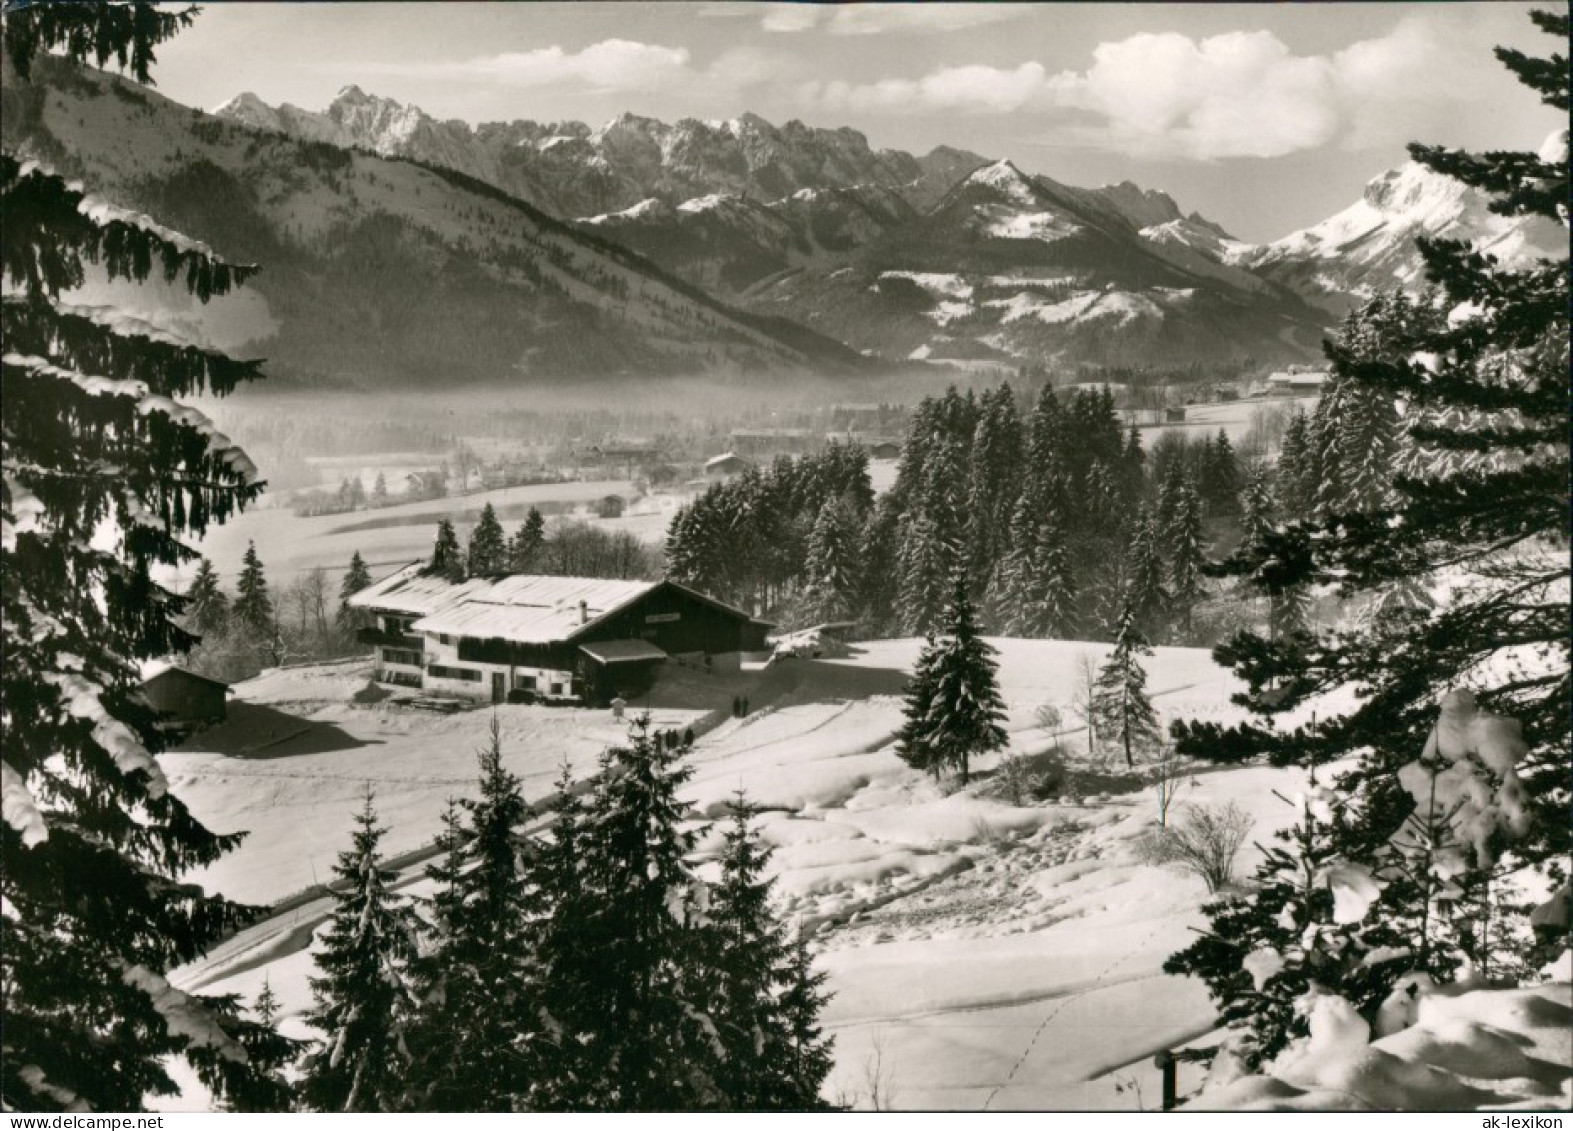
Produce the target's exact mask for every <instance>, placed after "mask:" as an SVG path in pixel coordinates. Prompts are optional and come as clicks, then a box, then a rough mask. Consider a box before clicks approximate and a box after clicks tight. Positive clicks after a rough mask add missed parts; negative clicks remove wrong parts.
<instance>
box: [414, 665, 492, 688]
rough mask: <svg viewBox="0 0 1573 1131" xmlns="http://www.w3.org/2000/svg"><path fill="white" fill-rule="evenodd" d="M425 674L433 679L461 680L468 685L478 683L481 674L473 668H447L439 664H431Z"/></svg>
mask: <svg viewBox="0 0 1573 1131" xmlns="http://www.w3.org/2000/svg"><path fill="white" fill-rule="evenodd" d="M426 674H427V675H429V676H431V677H432V678H433V679H462V680H468V681H469V682H470V683H480V682H481V673H480V672H479V671H477V670H476V669H475V668H448V667H443V666H442V665H441V664H433V665H432V666H431V667H429V668H427V669H426Z"/></svg>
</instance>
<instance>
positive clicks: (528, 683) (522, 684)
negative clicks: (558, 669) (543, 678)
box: [513, 672, 535, 691]
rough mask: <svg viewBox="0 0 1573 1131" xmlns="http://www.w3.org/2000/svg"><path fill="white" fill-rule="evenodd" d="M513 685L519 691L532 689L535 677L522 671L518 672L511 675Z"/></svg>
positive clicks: (533, 688)
mask: <svg viewBox="0 0 1573 1131" xmlns="http://www.w3.org/2000/svg"><path fill="white" fill-rule="evenodd" d="M513 685H514V687H515V688H517V689H518V690H520V691H534V690H535V677H534V676H533V675H525V674H524V673H523V672H519V673H517V674H515V675H514V677H513Z"/></svg>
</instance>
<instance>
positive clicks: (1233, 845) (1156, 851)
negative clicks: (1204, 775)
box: [1149, 801, 1253, 893]
mask: <svg viewBox="0 0 1573 1131" xmlns="http://www.w3.org/2000/svg"><path fill="white" fill-rule="evenodd" d="M1252 823H1253V822H1252V821H1251V818H1250V816H1249V815H1248V814H1246V813H1245V811H1244V810H1242V809H1241V808H1240V807H1239V806H1238V805H1236V804H1235V803H1234V802H1232V801H1231V802H1229V803H1228V804H1227V805H1223V806H1210V805H1197V806H1195V807H1192V808H1187V809H1186V810H1185V816H1184V817H1183V818H1182V819H1181V820H1179V821H1178V822H1176V823H1175V824H1173V825H1170V826H1169V827H1168V828H1167V829H1163V830H1161V831H1160V832H1159V833H1158V835H1157V837H1156V838H1155V839H1154V840H1153V842H1152V843H1151V847H1150V850H1149V851H1150V854H1151V858H1152V859H1153V860H1154V861H1155V862H1158V863H1165V864H1178V865H1180V866H1181V867H1183V868H1185V869H1186V870H1187V871H1190V872H1194V873H1195V874H1196V875H1198V876H1200V877H1201V878H1202V880H1203V881H1204V882H1205V883H1206V884H1207V890H1208V891H1209V892H1214V893H1216V892H1219V891H1222V890H1223V888H1224V887H1225V886H1227V885H1228V883H1229V881H1230V880H1231V879H1233V878H1234V859H1235V857H1236V856H1238V855H1239V854H1240V849H1241V848H1242V847H1244V845H1245V837H1246V834H1247V833H1249V832H1250V831H1251V825H1252Z"/></svg>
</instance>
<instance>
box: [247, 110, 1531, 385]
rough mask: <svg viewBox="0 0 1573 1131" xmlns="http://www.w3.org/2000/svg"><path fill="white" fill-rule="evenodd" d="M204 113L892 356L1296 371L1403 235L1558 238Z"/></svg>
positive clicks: (846, 157) (1428, 181)
mask: <svg viewBox="0 0 1573 1131" xmlns="http://www.w3.org/2000/svg"><path fill="white" fill-rule="evenodd" d="M216 113H217V114H218V115H219V116H221V117H225V118H228V119H231V120H234V121H239V122H243V123H246V124H247V125H251V126H254V127H257V128H261V129H266V130H273V131H279V132H284V133H288V134H292V135H294V136H298V137H302V138H308V139H314V140H322V141H329V142H331V143H333V144H336V145H341V146H354V147H359V148H363V149H368V150H371V151H373V152H377V153H382V154H388V155H398V156H407V157H413V158H416V159H419V160H422V161H426V162H430V163H433V164H437V165H442V166H445V167H449V168H454V169H458V170H461V171H463V172H466V173H469V174H470V175H472V176H475V177H477V178H479V179H481V180H484V181H486V182H488V183H490V184H493V185H496V186H497V187H499V188H502V189H503V190H505V191H507V192H509V193H511V194H515V195H518V196H520V197H522V198H523V199H526V200H528V201H531V202H533V203H535V204H537V205H539V206H540V207H541V208H543V209H545V210H547V211H549V212H552V213H553V214H555V215H557V216H559V217H561V218H563V219H565V220H572V221H574V222H575V223H576V225H577V226H578V227H580V228H581V230H584V231H587V232H592V233H594V234H595V235H598V236H602V237H604V238H607V239H610V240H614V241H616V242H618V243H620V244H623V245H624V246H627V247H629V248H631V249H633V250H635V251H638V252H639V253H640V254H642V255H645V256H647V257H649V258H650V259H652V260H654V261H655V262H657V263H659V264H660V265H661V266H663V267H665V268H667V269H668V270H670V271H672V272H674V273H675V274H677V275H679V276H681V277H683V278H684V279H686V280H688V281H689V282H691V283H693V284H695V285H697V286H700V287H703V288H705V289H706V290H708V291H711V292H712V293H714V294H716V295H717V296H719V297H722V298H724V299H726V300H727V301H731V302H736V303H739V304H742V305H745V306H748V307H750V308H752V309H755V310H757V311H761V312H768V313H771V314H782V315H785V316H787V317H789V318H792V319H795V320H797V321H800V322H803V323H805V324H807V325H810V326H812V327H814V328H815V329H818V330H821V331H823V332H825V333H828V334H830V335H832V336H835V337H838V338H840V339H842V340H844V341H846V342H848V343H850V344H851V345H853V346H855V347H857V348H858V349H860V350H863V351H867V352H873V353H877V354H881V355H884V356H887V357H892V358H899V357H907V358H913V359H925V360H939V359H946V360H951V361H955V362H958V363H963V364H970V363H973V362H977V361H984V362H999V363H1014V362H1018V361H1023V360H1035V361H1051V362H1056V361H1057V362H1070V363H1075V362H1082V361H1097V362H1117V363H1129V362H1156V361H1159V360H1160V359H1161V360H1164V361H1207V360H1218V359H1221V358H1225V357H1229V358H1239V357H1243V356H1250V357H1254V358H1257V359H1260V360H1296V359H1305V358H1310V357H1315V356H1317V354H1318V343H1319V340H1320V338H1321V336H1322V334H1323V333H1324V332H1325V329H1326V326H1327V325H1328V322H1329V320H1330V317H1331V316H1334V315H1336V314H1339V313H1341V312H1342V311H1344V310H1346V309H1348V308H1349V307H1350V306H1352V305H1353V304H1354V303H1355V302H1357V301H1358V300H1359V299H1360V298H1362V297H1364V296H1367V295H1369V294H1371V293H1373V292H1374V291H1376V290H1379V289H1384V288H1388V287H1392V286H1406V287H1408V286H1414V285H1416V284H1417V283H1418V281H1419V280H1420V278H1421V264H1420V258H1419V255H1418V253H1417V251H1416V250H1415V247H1414V238H1415V236H1417V235H1427V236H1437V235H1443V236H1452V237H1456V238H1468V239H1478V240H1481V241H1483V242H1484V243H1486V244H1487V246H1488V248H1489V249H1490V250H1492V251H1493V252H1494V253H1496V254H1501V255H1505V256H1510V257H1511V256H1519V255H1538V254H1556V253H1557V252H1556V249H1557V247H1558V246H1559V245H1560V241H1561V233H1559V232H1556V231H1552V230H1549V229H1550V226H1549V225H1541V224H1538V223H1535V222H1528V221H1524V220H1522V219H1517V218H1507V217H1500V216H1496V215H1494V214H1492V213H1490V212H1489V211H1487V209H1486V208H1485V204H1484V201H1483V200H1482V199H1481V198H1480V197H1479V196H1478V194H1475V193H1474V192H1473V191H1471V190H1469V189H1466V188H1465V187H1464V186H1462V185H1459V184H1457V183H1456V182H1453V181H1450V180H1448V179H1447V178H1444V177H1440V176H1438V175H1436V174H1434V173H1431V172H1429V171H1428V170H1426V169H1424V168H1422V167H1420V166H1418V165H1415V164H1413V163H1410V164H1406V165H1404V166H1402V167H1400V168H1397V169H1395V170H1393V171H1391V172H1389V173H1386V174H1383V175H1382V176H1380V177H1378V178H1376V179H1375V180H1373V181H1372V182H1371V184H1370V185H1368V186H1367V187H1366V191H1365V194H1364V196H1363V197H1362V199H1361V200H1359V201H1357V202H1356V203H1355V204H1354V205H1352V206H1351V207H1349V208H1347V209H1345V210H1343V211H1342V212H1340V213H1338V214H1337V215H1335V216H1333V217H1330V218H1328V219H1327V220H1325V221H1323V222H1321V223H1320V224H1316V225H1313V226H1312V227H1309V228H1307V229H1305V230H1304V231H1300V232H1296V233H1293V234H1291V235H1289V236H1286V237H1284V238H1283V239H1281V240H1277V241H1273V242H1271V243H1266V244H1250V243H1245V242H1243V241H1239V240H1236V239H1234V238H1233V237H1231V236H1230V235H1229V233H1228V232H1226V231H1225V230H1224V229H1223V228H1222V227H1221V226H1220V225H1218V224H1217V223H1215V222H1213V221H1211V220H1209V219H1207V218H1206V217H1204V216H1201V215H1198V214H1196V213H1190V214H1189V215H1187V214H1186V213H1184V212H1183V211H1182V210H1181V209H1180V208H1179V207H1178V206H1177V205H1176V204H1175V202H1174V200H1173V199H1172V198H1170V197H1169V196H1168V195H1167V194H1165V193H1163V192H1160V191H1155V190H1151V189H1145V188H1142V187H1140V186H1138V185H1135V184H1133V183H1131V182H1129V181H1127V182H1122V183H1120V184H1117V185H1107V186H1104V187H1102V188H1098V189H1083V188H1074V187H1071V186H1068V185H1064V184H1060V183H1058V182H1055V181H1053V180H1050V179H1049V178H1046V177H1041V176H1033V175H1029V174H1026V173H1024V172H1022V171H1021V170H1020V169H1019V168H1018V167H1016V166H1015V165H1014V164H1012V163H1011V162H1009V161H993V162H991V161H989V160H987V159H985V158H983V157H980V156H978V155H977V154H973V153H968V152H966V151H963V150H957V149H950V148H946V147H940V148H937V149H935V150H933V151H931V152H930V153H928V154H927V155H925V156H922V157H915V156H913V155H911V154H908V153H903V152H900V151H897V150H874V149H872V148H871V147H870V146H869V144H868V141H867V139H866V138H865V137H864V136H863V135H862V134H860V133H858V132H857V131H855V130H850V129H837V130H830V129H816V128H812V127H808V126H805V125H803V124H802V123H801V122H795V121H794V122H788V123H787V124H786V125H784V126H780V127H777V126H775V125H772V124H771V123H770V122H767V121H765V120H764V119H762V118H760V117H758V116H757V115H752V114H745V115H743V116H741V117H738V118H733V119H729V120H726V121H699V120H697V119H691V118H690V119H683V120H681V121H678V122H676V123H673V124H668V123H664V122H660V121H657V120H655V119H651V118H643V117H638V116H635V115H632V114H624V115H621V116H620V117H618V118H615V119H613V120H612V121H610V122H607V123H605V124H604V125H601V126H599V127H594V128H592V127H591V126H588V125H586V124H585V123H582V122H554V123H549V124H542V123H537V122H531V121H525V120H520V121H513V122H507V123H489V124H485V125H481V126H476V127H472V126H469V125H467V124H466V123H463V122H442V121H438V120H437V119H435V118H432V117H431V116H429V115H427V114H425V113H424V112H423V111H421V110H420V109H419V108H418V107H413V106H406V105H403V104H401V103H398V102H395V101H393V100H391V99H387V98H380V97H377V96H374V95H369V94H366V93H365V92H363V91H361V90H360V89H359V88H357V87H347V88H345V89H344V90H343V91H342V92H341V93H340V95H339V97H338V98H336V99H335V100H334V101H333V103H332V104H330V105H329V107H328V108H327V109H326V110H325V111H323V112H322V113H313V112H310V111H303V110H300V109H297V108H295V107H291V106H287V105H286V106H280V107H270V106H267V105H265V104H264V103H262V102H261V101H260V100H258V99H257V98H256V97H255V96H253V95H249V94H243V95H240V96H238V97H236V98H234V99H232V100H231V101H230V102H228V103H226V104H225V105H224V106H221V107H219V108H218V110H217V111H216ZM1542 228H1546V229H1547V230H1542ZM941 279H943V280H944V281H943V283H941V282H937V281H936V280H941ZM925 280H926V282H925ZM963 291H965V292H966V293H965V294H963V293H962V292H963Z"/></svg>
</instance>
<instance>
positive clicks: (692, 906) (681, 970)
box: [547, 716, 719, 1111]
mask: <svg viewBox="0 0 1573 1131" xmlns="http://www.w3.org/2000/svg"><path fill="white" fill-rule="evenodd" d="M681 756H682V751H681V750H679V749H677V748H675V747H674V748H670V749H669V748H668V747H667V746H666V744H665V743H663V742H661V741H660V736H659V735H656V734H653V733H652V732H651V730H650V720H649V718H648V716H646V717H643V718H640V719H637V720H635V721H634V722H633V724H632V725H631V727H630V731H629V741H628V744H627V745H626V746H620V747H615V748H613V749H611V750H609V751H608V752H607V753H606V755H605V757H604V758H603V761H602V768H601V772H600V774H599V776H598V778H597V780H596V787H595V791H594V794H593V797H592V799H591V801H590V803H589V807H588V812H587V813H586V814H585V817H584V833H583V835H582V836H581V837H580V838H579V842H580V849H581V853H582V857H581V861H582V862H581V864H580V870H579V877H580V882H579V891H578V893H577V895H576V897H575V898H574V899H572V900H570V901H569V902H568V905H567V907H566V908H564V909H563V910H564V911H566V912H567V913H568V914H570V915H572V916H573V917H574V922H573V925H574V927H575V930H574V933H573V934H574V937H573V938H572V940H571V941H572V943H573V945H574V946H575V948H576V952H577V953H576V954H575V956H574V959H573V966H574V967H575V968H576V969H577V970H578V971H580V972H582V973H579V974H577V975H576V976H574V977H573V982H574V984H575V985H574V988H575V990H576V991H577V995H578V996H577V1000H574V1001H566V1000H563V999H561V998H560V997H557V996H556V995H554V997H553V1001H554V1002H555V1008H554V1009H553V1014H552V1016H553V1018H554V1020H555V1021H556V1023H557V1024H558V1025H559V1026H561V1027H562V1030H563V1036H562V1043H563V1044H564V1045H569V1046H572V1056H573V1058H574V1061H573V1072H574V1075H573V1078H572V1079H571V1080H570V1081H567V1082H565V1083H564V1085H563V1092H562V1094H561V1095H560V1096H559V1097H558V1102H561V1103H563V1104H564V1105H565V1106H568V1107H570V1108H575V1109H581V1110H603V1111H687V1110H693V1109H696V1108H700V1107H711V1106H715V1105H716V1103H717V1102H718V1099H719V1091H718V1088H717V1085H716V1082H715V1079H716V1074H717V1068H716V1060H717V1050H716V1048H715V1046H714V1044H713V1043H712V1038H711V1037H709V1036H708V1035H707V1031H706V1027H705V1024H704V1022H703V1020H702V1018H703V1017H704V1002H705V1000H706V996H707V994H708V992H709V987H708V986H706V985H704V984H703V983H704V977H703V969H702V966H698V967H696V963H695V958H696V956H697V955H699V954H701V953H702V947H701V940H700V937H699V933H698V927H697V906H696V901H697V897H698V891H699V887H698V885H699V881H698V879H697V877H696V876H695V875H694V874H693V872H692V870H691V869H690V867H689V865H688V863H687V859H686V858H687V857H688V856H689V855H690V854H691V853H692V852H693V850H694V846H695V834H694V833H693V832H691V831H688V830H686V829H684V828H683V827H682V818H683V814H684V806H683V804H682V803H681V802H680V801H679V800H678V797H677V791H678V790H679V789H680V788H681V787H682V786H683V784H684V783H685V782H687V780H688V778H689V776H690V775H691V773H692V770H691V769H689V768H687V767H683V766H680V765H679V764H678V763H679V759H680V757H681ZM547 976H548V977H552V976H555V975H554V969H553V968H548V973H547Z"/></svg>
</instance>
